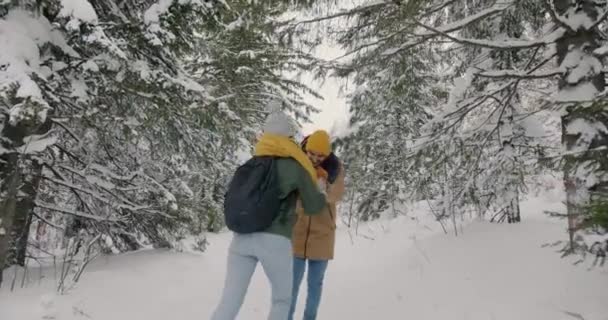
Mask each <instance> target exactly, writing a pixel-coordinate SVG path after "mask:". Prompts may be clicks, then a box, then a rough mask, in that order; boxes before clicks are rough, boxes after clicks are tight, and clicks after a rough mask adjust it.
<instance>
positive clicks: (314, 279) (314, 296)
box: [288, 258, 328, 320]
mask: <svg viewBox="0 0 608 320" xmlns="http://www.w3.org/2000/svg"><path fill="white" fill-rule="evenodd" d="M307 261H308V278H307V280H308V283H307V284H308V294H307V296H306V308H305V309H304V320H315V319H316V318H317V310H319V304H320V303H321V293H322V291H323V278H324V276H325V270H327V263H328V261H327V260H309V259H300V258H294V259H293V293H292V295H291V308H290V310H289V318H288V320H293V314H294V312H295V310H296V302H297V301H298V291H299V290H300V284H301V283H302V278H304V271H305V270H306V262H307Z"/></svg>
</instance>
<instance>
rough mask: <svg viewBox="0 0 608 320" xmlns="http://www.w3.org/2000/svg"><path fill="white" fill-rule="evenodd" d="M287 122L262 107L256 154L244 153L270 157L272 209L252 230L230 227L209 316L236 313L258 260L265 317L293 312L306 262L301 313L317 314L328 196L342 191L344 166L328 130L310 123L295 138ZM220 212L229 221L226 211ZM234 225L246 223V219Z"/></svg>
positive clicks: (329, 220) (331, 214) (327, 254)
mask: <svg viewBox="0 0 608 320" xmlns="http://www.w3.org/2000/svg"><path fill="white" fill-rule="evenodd" d="M292 123H293V122H292V121H291V119H290V118H289V117H288V116H287V115H285V114H284V113H281V112H274V113H272V114H270V115H269V116H268V118H267V119H266V122H265V124H264V134H263V135H262V137H261V138H260V140H259V141H258V143H257V144H256V146H255V156H256V157H254V158H253V159H252V160H250V161H254V160H255V159H256V158H259V157H273V159H276V161H275V165H276V167H274V168H275V169H274V172H275V173H276V179H275V180H274V182H275V183H276V184H277V185H276V186H275V187H276V190H277V192H278V201H277V205H276V206H274V208H276V211H278V212H274V213H273V219H272V220H271V222H270V223H269V224H270V225H269V226H268V227H265V228H264V229H261V230H260V231H257V232H249V231H248V232H245V233H239V232H235V233H234V237H233V239H232V243H231V244H230V248H229V252H228V265H227V273H226V280H225V284H224V291H223V293H222V297H221V300H220V303H219V305H218V306H217V308H216V310H215V312H214V313H213V316H212V317H211V319H212V320H234V319H236V316H237V314H238V312H239V309H240V308H241V305H242V303H243V300H244V298H245V294H246V292H247V288H248V286H249V282H250V280H251V276H252V275H253V272H254V271H255V268H256V265H257V263H258V262H260V264H261V265H262V268H263V269H264V272H265V273H266V276H267V277H268V279H269V281H270V285H271V290H272V307H271V310H270V314H269V316H268V319H269V320H287V319H289V320H292V319H293V314H294V311H295V306H296V301H297V296H298V289H299V287H300V283H301V282H302V279H303V277H304V272H305V269H306V265H308V279H307V280H308V281H307V284H308V296H307V299H306V309H305V311H304V320H313V319H316V317H317V309H318V307H319V303H320V299H321V290H322V285H323V277H324V274H325V270H326V268H327V264H328V260H330V259H333V253H334V242H335V229H336V203H337V202H338V201H340V199H341V197H342V194H343V193H344V169H343V167H342V164H341V163H340V161H339V159H338V158H337V157H336V156H335V155H334V154H333V153H332V152H331V143H330V138H329V135H328V134H327V133H326V132H325V131H322V130H319V131H315V132H314V133H313V134H311V135H310V136H308V137H306V138H305V139H304V141H303V142H302V144H301V146H298V145H297V143H296V142H295V141H293V140H292V137H293V135H294V131H295V130H294V126H293V125H292ZM259 164H260V162H258V163H257V165H259ZM252 168H253V167H252ZM239 170H241V169H240V168H239ZM239 170H237V173H235V177H234V178H233V182H234V181H235V179H236V177H237V176H238V175H239ZM252 176H253V175H252ZM249 180H251V179H249ZM233 182H231V187H230V188H229V191H228V193H227V198H226V201H227V202H228V201H235V200H234V199H239V197H238V196H236V197H231V196H230V195H229V193H230V192H231V188H233V186H232V184H233ZM248 183H251V182H248ZM240 184H241V185H244V184H245V183H240ZM236 188H238V187H236ZM240 199H242V198H240ZM263 200H264V199H262V200H261V201H262V202H263ZM227 205H228V206H230V205H232V206H238V205H237V204H233V203H228V204H227ZM241 206H242V204H241ZM257 206H259V205H257ZM270 207H273V206H270ZM226 212H227V211H226ZM226 216H227V217H226V219H227V225H228V227H229V228H230V227H231V225H230V223H229V222H228V221H229V219H230V218H229V217H228V213H226ZM255 223H256V221H252V222H251V223H250V224H252V225H253V224H255ZM240 227H241V228H242V230H246V229H247V226H240ZM231 230H233V231H234V230H235V228H231Z"/></svg>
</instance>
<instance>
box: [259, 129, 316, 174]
mask: <svg viewBox="0 0 608 320" xmlns="http://www.w3.org/2000/svg"><path fill="white" fill-rule="evenodd" d="M255 155H256V156H272V157H281V158H293V159H295V160H296V161H297V162H299V163H300V164H301V165H302V166H303V167H304V169H306V171H307V172H308V174H309V175H310V177H311V178H312V181H315V182H316V181H317V172H316V170H315V168H314V167H313V165H312V162H310V159H308V157H307V156H306V154H305V153H304V151H302V149H300V147H299V146H298V145H297V144H296V143H295V142H294V141H292V140H291V139H289V138H287V137H284V136H279V135H276V134H270V133H265V134H264V135H263V136H262V138H260V141H258V143H257V144H256V145H255Z"/></svg>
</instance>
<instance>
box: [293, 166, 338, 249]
mask: <svg viewBox="0 0 608 320" xmlns="http://www.w3.org/2000/svg"><path fill="white" fill-rule="evenodd" d="M343 195H344V168H343V167H342V164H340V172H339V173H338V176H337V177H336V180H335V181H334V183H333V184H328V186H327V205H326V206H325V208H324V209H323V211H322V212H321V213H320V214H317V215H314V216H310V215H306V214H304V212H303V210H302V207H301V206H300V205H299V202H298V207H297V209H296V212H297V217H298V218H297V221H296V225H295V226H294V228H293V235H292V243H293V253H294V256H296V257H298V258H304V259H311V260H331V259H333V258H334V245H335V242H336V218H337V217H336V213H337V204H338V202H340V201H341V200H342V196H343Z"/></svg>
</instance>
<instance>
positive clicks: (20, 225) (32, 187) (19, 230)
mask: <svg viewBox="0 0 608 320" xmlns="http://www.w3.org/2000/svg"><path fill="white" fill-rule="evenodd" d="M31 167H32V170H33V172H32V175H30V176H28V177H24V178H27V179H24V181H23V185H22V186H21V188H20V193H21V196H20V197H19V200H18V201H17V205H16V208H15V210H16V214H15V219H14V221H13V231H12V239H13V241H12V245H11V249H10V250H11V251H10V252H9V257H10V258H12V259H10V260H9V263H10V262H12V263H15V264H17V265H20V266H25V259H26V256H27V244H28V240H29V235H30V227H31V224H32V216H33V215H32V212H33V210H34V207H35V200H36V195H37V192H38V186H39V185H40V179H41V174H42V165H40V164H39V163H38V162H36V161H34V162H33V163H32V164H31Z"/></svg>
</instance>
